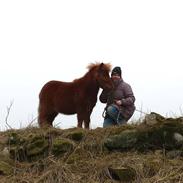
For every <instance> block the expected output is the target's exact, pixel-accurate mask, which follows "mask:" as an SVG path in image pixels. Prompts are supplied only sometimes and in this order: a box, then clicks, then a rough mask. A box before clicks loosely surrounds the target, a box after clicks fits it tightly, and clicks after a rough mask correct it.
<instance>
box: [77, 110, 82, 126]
mask: <svg viewBox="0 0 183 183" xmlns="http://www.w3.org/2000/svg"><path fill="white" fill-rule="evenodd" d="M77 119H78V126H77V127H78V128H82V126H83V116H82V114H80V113H78V114H77Z"/></svg>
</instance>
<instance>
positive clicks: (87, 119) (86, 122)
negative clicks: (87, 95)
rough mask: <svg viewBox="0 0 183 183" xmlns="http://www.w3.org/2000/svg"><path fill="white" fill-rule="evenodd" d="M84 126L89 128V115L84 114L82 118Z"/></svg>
mask: <svg viewBox="0 0 183 183" xmlns="http://www.w3.org/2000/svg"><path fill="white" fill-rule="evenodd" d="M84 126H85V128H86V129H89V127H90V115H88V116H85V118H84Z"/></svg>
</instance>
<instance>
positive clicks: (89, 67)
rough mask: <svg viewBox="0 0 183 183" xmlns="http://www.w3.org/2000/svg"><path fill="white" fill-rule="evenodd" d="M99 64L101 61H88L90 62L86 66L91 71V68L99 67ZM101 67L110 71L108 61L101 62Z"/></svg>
mask: <svg viewBox="0 0 183 183" xmlns="http://www.w3.org/2000/svg"><path fill="white" fill-rule="evenodd" d="M100 64H101V63H99V62H96V63H90V64H89V65H88V66H87V68H88V70H89V71H91V70H93V69H95V68H97V67H99V66H100ZM103 68H104V69H105V70H106V71H108V72H110V71H111V64H110V63H106V64H103Z"/></svg>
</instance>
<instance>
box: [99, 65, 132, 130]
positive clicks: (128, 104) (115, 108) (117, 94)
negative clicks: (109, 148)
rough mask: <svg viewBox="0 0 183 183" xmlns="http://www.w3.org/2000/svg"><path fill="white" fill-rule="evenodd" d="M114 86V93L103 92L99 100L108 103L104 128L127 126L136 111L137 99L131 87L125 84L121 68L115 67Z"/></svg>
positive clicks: (112, 76)
mask: <svg viewBox="0 0 183 183" xmlns="http://www.w3.org/2000/svg"><path fill="white" fill-rule="evenodd" d="M111 79H112V81H113V84H114V89H113V90H112V91H106V90H103V91H102V93H101V95H100V97H99V99H100V101H101V102H102V103H107V105H106V107H105V115H104V123H103V127H108V126H112V125H122V124H126V123H127V121H128V120H129V119H130V118H131V116H132V115H133V113H134V111H135V105H134V102H135V97H134V94H133V91H132V88H131V86H130V85H129V84H128V83H126V82H124V81H123V79H122V76H121V68H120V67H115V68H114V69H113V70H112V73H111Z"/></svg>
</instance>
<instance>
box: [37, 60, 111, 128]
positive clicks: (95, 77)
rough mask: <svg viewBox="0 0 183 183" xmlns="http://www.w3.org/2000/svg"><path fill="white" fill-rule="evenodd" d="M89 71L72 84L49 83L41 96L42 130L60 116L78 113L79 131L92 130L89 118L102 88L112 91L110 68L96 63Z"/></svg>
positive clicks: (40, 118)
mask: <svg viewBox="0 0 183 183" xmlns="http://www.w3.org/2000/svg"><path fill="white" fill-rule="evenodd" d="M88 69H89V71H88V72H87V73H86V74H85V75H84V76H83V77H81V78H80V79H76V80H74V81H73V82H61V81H50V82H48V83H46V84H45V85H44V86H43V88H42V90H41V92H40V95H39V116H38V122H39V125H40V127H44V126H52V122H53V120H54V119H55V117H56V116H57V114H58V113H62V114H75V113H77V119H78V127H80V128H82V124H83V121H84V126H85V128H89V123H90V115H91V113H92V110H93V107H94V106H95V104H96V102H97V94H98V91H99V88H103V89H111V88H112V87H113V85H112V81H111V79H110V77H109V72H110V69H111V66H110V64H104V63H96V64H90V65H89V66H88Z"/></svg>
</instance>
